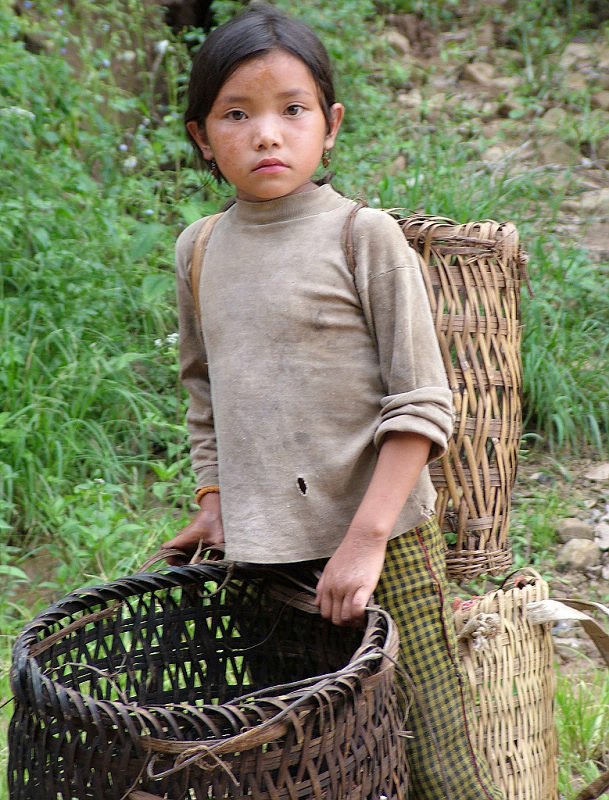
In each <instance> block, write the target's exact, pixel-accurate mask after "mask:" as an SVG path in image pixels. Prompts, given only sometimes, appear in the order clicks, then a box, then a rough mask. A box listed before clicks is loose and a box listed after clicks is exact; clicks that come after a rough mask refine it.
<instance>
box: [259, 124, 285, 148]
mask: <svg viewBox="0 0 609 800" xmlns="http://www.w3.org/2000/svg"><path fill="white" fill-rule="evenodd" d="M254 137H255V140H254V141H255V147H256V150H266V149H267V148H270V147H277V146H278V145H280V144H281V131H280V126H279V124H278V121H277V120H275V119H273V118H272V117H264V118H262V119H260V120H259V121H258V125H257V127H256V131H255V134H254Z"/></svg>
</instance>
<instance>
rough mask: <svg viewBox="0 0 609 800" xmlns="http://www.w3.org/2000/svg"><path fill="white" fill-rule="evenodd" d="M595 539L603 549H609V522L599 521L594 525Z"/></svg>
mask: <svg viewBox="0 0 609 800" xmlns="http://www.w3.org/2000/svg"><path fill="white" fill-rule="evenodd" d="M594 541H595V542H596V543H597V545H598V546H599V547H600V549H601V550H609V523H608V522H599V523H598V525H595V526H594Z"/></svg>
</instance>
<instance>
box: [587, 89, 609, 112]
mask: <svg viewBox="0 0 609 800" xmlns="http://www.w3.org/2000/svg"><path fill="white" fill-rule="evenodd" d="M590 105H591V106H592V108H601V109H602V110H603V111H609V89H602V90H601V91H600V92H595V93H594V94H593V95H592V97H591V98H590Z"/></svg>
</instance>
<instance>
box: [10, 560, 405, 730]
mask: <svg viewBox="0 0 609 800" xmlns="http://www.w3.org/2000/svg"><path fill="white" fill-rule="evenodd" d="M231 567H232V569H233V570H234V572H232V573H229V572H228V571H229V568H231ZM227 573H228V574H233V575H235V576H236V577H239V578H241V577H245V578H247V577H276V578H278V579H279V578H281V582H282V583H283V584H284V585H285V583H286V579H287V580H288V582H289V583H291V584H292V585H293V586H294V587H295V588H298V589H299V590H302V588H303V587H302V584H299V583H298V582H297V581H293V580H290V576H289V575H288V574H287V573H285V572H282V571H281V570H280V569H276V568H272V567H266V566H258V565H255V566H250V565H241V564H240V565H232V564H230V563H229V562H223V561H216V562H205V563H202V564H192V565H186V566H179V567H167V568H166V569H165V570H164V571H163V572H142V573H136V574H134V575H130V576H127V577H122V578H119V579H117V580H114V581H111V582H109V583H105V584H99V585H94V586H90V587H83V588H80V589H76V590H74V591H72V592H70V593H69V594H68V595H66V596H65V597H64V598H62V599H60V600H58V601H56V602H55V603H53V604H52V605H50V606H48V607H47V608H46V609H44V610H42V611H40V612H39V613H38V614H36V616H35V617H34V618H33V619H32V620H31V621H30V622H29V623H27V624H26V625H25V626H24V628H23V629H22V631H21V632H20V634H19V635H18V637H17V640H16V641H15V644H14V646H13V658H12V663H11V669H10V684H11V689H12V692H13V695H14V697H15V699H16V700H17V703H18V704H21V705H23V706H24V707H26V708H28V709H30V711H33V712H34V713H35V714H36V715H38V716H45V715H47V714H48V713H49V712H51V713H55V714H58V713H60V714H62V715H65V714H66V713H67V712H68V710H69V712H70V718H71V720H72V721H73V722H74V723H75V724H76V726H77V727H78V726H79V721H80V724H81V725H82V726H84V725H85V724H90V723H91V721H92V722H93V723H94V724H96V725H103V721H104V720H106V721H108V722H110V724H113V725H116V724H117V723H119V724H122V725H123V726H125V727H126V728H128V729H129V730H130V731H131V734H132V736H133V737H134V738H135V737H137V738H140V737H146V736H149V735H150V731H151V730H155V729H156V730H157V731H159V730H160V728H159V725H162V726H163V727H165V726H166V722H167V714H168V713H169V714H171V712H172V710H175V711H176V712H177V713H180V712H181V711H188V710H192V711H196V712H198V713H201V712H205V710H211V709H213V710H214V711H216V712H217V711H219V710H221V709H227V711H228V710H230V709H234V711H235V713H239V712H241V711H242V709H248V710H249V709H251V705H248V704H246V702H245V701H246V699H251V698H253V697H255V698H256V704H257V705H258V706H261V705H262V706H264V705H266V706H267V707H268V706H270V707H271V709H274V712H275V715H278V714H280V713H281V712H282V708H280V707H278V706H277V703H276V700H275V699H274V698H273V697H270V695H271V693H272V692H274V693H275V694H276V693H277V690H279V689H281V690H283V691H282V700H284V701H286V702H287V704H289V707H290V711H291V710H292V709H293V708H294V707H298V708H299V710H301V709H305V708H308V707H310V706H315V707H317V706H318V703H317V701H316V700H315V697H314V695H315V692H316V691H320V690H323V691H324V692H326V693H328V694H333V693H337V694H339V695H341V696H344V693H345V690H346V689H347V688H348V687H349V686H351V687H354V686H356V685H358V684H359V685H362V684H364V685H365V683H366V681H370V680H372V681H375V680H378V678H379V676H380V675H382V674H383V673H384V672H386V670H388V669H393V668H394V667H395V663H396V659H397V653H398V650H399V635H398V632H397V627H396V625H395V623H394V622H393V619H392V618H391V616H390V615H389V614H388V613H387V612H385V611H384V610H383V609H381V608H380V607H378V606H376V605H371V606H369V607H368V608H367V610H366V611H367V613H366V625H365V628H364V631H363V636H362V641H361V643H360V645H359V646H358V647H357V648H356V650H355V652H354V653H353V654H352V656H351V658H350V659H349V661H348V662H347V664H345V665H344V666H343V667H341V668H339V669H338V670H335V671H332V672H329V673H326V674H325V675H318V676H311V677H309V678H305V679H303V680H300V681H295V682H293V683H292V684H285V685H284V686H281V687H278V686H273V687H267V688H264V689H261V690H258V691H256V692H249V693H247V694H245V695H242V696H240V697H237V698H234V699H233V700H231V702H230V703H225V704H218V705H213V706H209V705H207V704H203V703H201V704H197V705H196V706H195V705H192V704H189V703H171V704H166V705H158V704H153V705H139V704H135V703H133V702H122V701H119V700H99V699H96V698H94V697H92V696H90V695H87V694H84V693H82V692H80V691H79V690H77V689H72V688H70V687H68V686H66V685H64V684H62V683H61V682H60V681H57V680H53V679H52V678H49V677H48V676H46V675H44V674H43V672H42V670H41V668H40V665H39V663H38V661H37V655H39V653H40V652H42V650H40V651H38V653H36V654H32V652H31V651H32V649H33V648H35V646H36V645H37V644H40V643H41V642H43V641H44V638H45V637H44V636H42V634H43V633H44V631H45V630H48V629H49V626H51V625H58V624H60V623H61V621H62V620H67V619H72V620H74V617H75V616H76V617H77V619H76V620H75V624H74V622H73V623H72V624H73V626H74V627H75V628H78V627H82V625H83V624H86V622H81V623H80V625H79V624H78V623H79V622H80V621H81V620H87V621H93V622H96V621H97V619H103V618H107V617H109V616H110V615H111V614H112V613H113V612H115V611H116V610H118V609H119V608H120V607H122V604H123V602H124V601H126V600H127V599H129V598H132V597H136V596H138V595H141V594H145V593H148V592H150V593H154V592H157V591H162V590H165V589H169V590H171V589H174V588H179V587H184V586H188V585H189V584H197V585H198V586H200V585H202V583H203V582H204V580H209V581H216V582H218V583H219V584H221V583H222V582H223V581H224V580H225V579H226V578H227ZM202 599H203V600H204V599H205V596H203V598H202ZM92 606H97V611H92ZM99 606H102V608H101V609H100V608H99ZM87 611H88V612H89V614H88V615H87V614H83V612H87ZM315 613H319V612H318V611H317V610H316V612H315ZM96 617H97V618H96ZM381 620H383V622H381ZM69 624H70V623H68V626H67V627H66V629H65V630H67V628H68V627H69ZM381 624H383V625H384V626H385V627H386V635H385V640H384V642H383V646H382V647H379V645H378V644H376V643H375V642H374V641H373V639H374V637H375V635H376V633H377V631H378V628H379V626H380V625H381ZM56 633H61V630H60V631H57V632H56ZM64 635H65V634H64ZM57 638H58V639H60V638H62V637H57ZM52 644H53V642H52V643H51V644H50V645H49V646H52ZM44 649H46V648H44ZM267 695H268V696H269V697H268V698H267ZM287 716H290V714H287ZM272 720H273V716H271V717H270V718H269V720H267V721H272ZM163 723H165V725H163ZM254 727H255V726H254ZM137 728H139V730H137ZM165 734H166V735H164V736H163V737H162V738H165V739H171V738H173V734H172V733H171V731H170V730H167V731H166V732H165Z"/></svg>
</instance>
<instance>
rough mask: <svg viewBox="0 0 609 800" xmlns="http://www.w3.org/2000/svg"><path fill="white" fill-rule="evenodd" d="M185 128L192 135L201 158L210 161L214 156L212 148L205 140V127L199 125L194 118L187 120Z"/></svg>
mask: <svg viewBox="0 0 609 800" xmlns="http://www.w3.org/2000/svg"><path fill="white" fill-rule="evenodd" d="M186 130H187V131H188V133H189V134H190V135H191V136H192V138H193V139H194V140H195V142H196V143H197V145H198V147H199V149H200V150H201V152H202V153H203V158H204V159H205V160H206V161H211V160H212V158H213V157H214V154H213V152H212V149H211V147H210V145H209V142H208V141H207V137H206V135H205V128H203V127H201V126H200V125H199V123H198V122H197V121H196V119H191V120H188V122H187V123H186Z"/></svg>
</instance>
